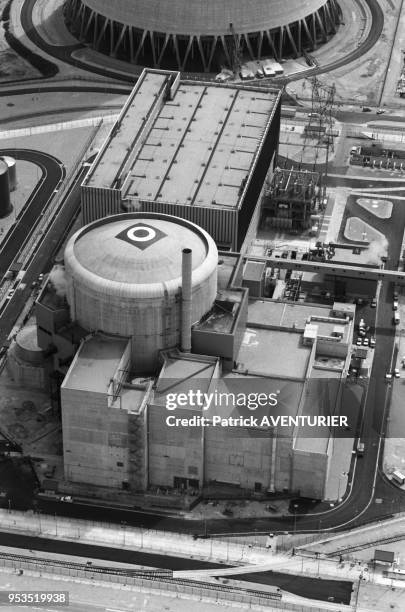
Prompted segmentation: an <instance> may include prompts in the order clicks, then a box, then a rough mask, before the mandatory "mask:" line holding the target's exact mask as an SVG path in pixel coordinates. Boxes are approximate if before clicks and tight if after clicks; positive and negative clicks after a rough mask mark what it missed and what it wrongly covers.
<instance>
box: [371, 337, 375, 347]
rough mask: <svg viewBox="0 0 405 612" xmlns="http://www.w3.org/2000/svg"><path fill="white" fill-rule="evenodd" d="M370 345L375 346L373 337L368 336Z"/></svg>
mask: <svg viewBox="0 0 405 612" xmlns="http://www.w3.org/2000/svg"><path fill="white" fill-rule="evenodd" d="M370 346H371V348H374V347H375V338H370Z"/></svg>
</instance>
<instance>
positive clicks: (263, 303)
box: [248, 300, 331, 329]
mask: <svg viewBox="0 0 405 612" xmlns="http://www.w3.org/2000/svg"><path fill="white" fill-rule="evenodd" d="M330 312H331V308H330V306H310V305H308V304H301V303H296V304H291V303H286V302H272V301H270V300H249V309H248V324H255V325H275V326H279V327H292V325H293V324H295V326H296V327H298V328H300V329H304V327H305V325H306V323H307V320H308V318H309V317H310V316H314V317H316V316H322V317H327V316H329V313H330ZM314 324H317V322H316V321H314Z"/></svg>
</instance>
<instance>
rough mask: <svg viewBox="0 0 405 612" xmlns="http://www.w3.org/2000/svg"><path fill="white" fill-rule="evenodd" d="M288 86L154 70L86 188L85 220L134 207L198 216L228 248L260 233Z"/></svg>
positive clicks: (113, 134)
mask: <svg viewBox="0 0 405 612" xmlns="http://www.w3.org/2000/svg"><path fill="white" fill-rule="evenodd" d="M280 105H281V93H280V92H279V91H278V90H266V89H255V88H250V87H248V88H238V87H228V86H225V85H215V84H206V83H200V84H197V83H192V82H181V81H180V73H178V72H166V71H155V70H144V71H143V73H142V75H141V76H140V77H139V79H138V81H137V83H136V85H135V87H134V89H133V91H132V93H131V94H130V96H129V98H128V100H127V102H126V103H125V105H124V107H123V109H122V111H121V113H120V115H119V117H118V119H117V121H116V123H115V124H114V126H113V128H112V130H111V132H110V134H109V136H108V137H107V139H106V141H105V142H104V144H103V146H102V148H101V149H100V151H99V153H98V155H97V157H96V159H95V160H94V162H93V165H92V167H91V168H90V171H89V173H88V175H87V176H86V178H85V180H84V182H83V184H82V187H81V190H82V191H81V196H82V215H83V224H87V223H89V222H91V221H94V220H95V219H100V218H102V217H105V216H107V215H112V214H117V213H120V212H124V211H145V212H161V213H164V214H170V215H175V216H178V217H183V218H184V219H189V220H190V221H193V222H194V223H196V224H197V225H199V226H200V227H202V228H203V229H205V230H206V231H207V232H209V233H210V234H211V236H212V237H213V238H214V240H215V241H216V243H217V244H218V245H219V246H220V247H221V248H226V249H231V250H241V249H242V247H243V244H244V242H246V241H247V240H249V237H252V236H253V234H254V233H255V232H256V228H257V225H258V222H259V218H260V202H261V196H262V193H263V189H264V183H265V179H266V177H267V176H268V174H269V173H270V174H271V171H272V168H273V165H274V163H275V158H276V154H277V150H278V136H279V128H280Z"/></svg>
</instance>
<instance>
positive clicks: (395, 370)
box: [394, 368, 399, 378]
mask: <svg viewBox="0 0 405 612" xmlns="http://www.w3.org/2000/svg"><path fill="white" fill-rule="evenodd" d="M394 376H395V378H399V369H398V368H395V369H394Z"/></svg>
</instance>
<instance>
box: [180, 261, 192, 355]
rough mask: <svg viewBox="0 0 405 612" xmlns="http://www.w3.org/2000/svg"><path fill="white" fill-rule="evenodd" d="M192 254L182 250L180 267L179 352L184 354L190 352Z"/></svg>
mask: <svg viewBox="0 0 405 612" xmlns="http://www.w3.org/2000/svg"><path fill="white" fill-rule="evenodd" d="M192 263H193V252H192V250H191V249H183V257H182V265H181V279H182V287H181V350H182V351H184V352H185V353H189V352H190V351H191V274H192Z"/></svg>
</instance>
